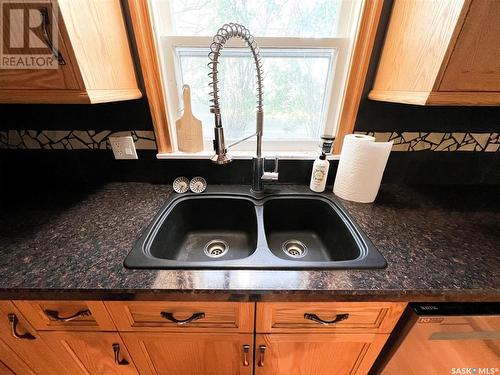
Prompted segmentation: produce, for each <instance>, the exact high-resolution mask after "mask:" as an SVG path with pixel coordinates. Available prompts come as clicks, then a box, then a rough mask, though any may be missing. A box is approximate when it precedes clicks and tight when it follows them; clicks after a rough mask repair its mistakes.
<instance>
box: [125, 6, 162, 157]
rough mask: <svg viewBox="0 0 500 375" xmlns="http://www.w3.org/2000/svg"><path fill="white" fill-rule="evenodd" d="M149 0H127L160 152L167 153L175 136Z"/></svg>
mask: <svg viewBox="0 0 500 375" xmlns="http://www.w3.org/2000/svg"><path fill="white" fill-rule="evenodd" d="M148 3H149V2H148V1H143V0H128V6H129V10H130V17H131V21H132V27H133V29H134V36H135V42H136V45H137V52H138V54H139V60H140V67H141V71H142V76H143V79H144V86H145V89H146V95H147V98H148V103H149V110H150V112H151V118H152V120H153V127H154V131H155V135H156V144H157V146H158V153H168V152H172V138H171V134H170V131H169V127H168V120H167V119H168V112H167V105H166V101H165V95H164V93H163V85H162V77H161V74H160V64H159V59H158V52H157V49H156V42H155V39H154V35H153V25H152V22H151V14H150V9H149V4H148Z"/></svg>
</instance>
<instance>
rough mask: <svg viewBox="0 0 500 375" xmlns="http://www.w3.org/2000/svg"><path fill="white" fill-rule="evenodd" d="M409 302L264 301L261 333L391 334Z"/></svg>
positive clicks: (259, 314) (260, 307) (259, 318)
mask: <svg viewBox="0 0 500 375" xmlns="http://www.w3.org/2000/svg"><path fill="white" fill-rule="evenodd" d="M405 306H406V303H391V302H387V303H370V302H296V303H295V302H262V303H258V304H257V332H258V333H273V332H276V333H286V332H311V333H319V332H343V333H357V332H361V333H390V332H391V331H392V329H393V328H394V325H395V324H396V322H397V321H398V319H399V317H400V315H401V313H402V312H403V310H404V308H405Z"/></svg>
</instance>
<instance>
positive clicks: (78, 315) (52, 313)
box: [43, 309, 92, 322]
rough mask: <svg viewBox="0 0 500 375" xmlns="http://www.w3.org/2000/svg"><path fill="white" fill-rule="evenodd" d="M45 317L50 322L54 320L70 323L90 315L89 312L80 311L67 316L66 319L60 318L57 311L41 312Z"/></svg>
mask: <svg viewBox="0 0 500 375" xmlns="http://www.w3.org/2000/svg"><path fill="white" fill-rule="evenodd" d="M43 312H44V313H45V315H47V316H48V317H49V318H51V319H52V320H56V321H58V322H71V321H72V320H75V319H78V318H83V317H84V316H91V315H92V313H91V312H90V310H88V309H87V310H80V311H78V312H77V313H76V314H74V315H71V316H67V317H62V316H59V311H55V310H43Z"/></svg>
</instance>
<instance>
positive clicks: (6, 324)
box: [0, 301, 68, 375]
mask: <svg viewBox="0 0 500 375" xmlns="http://www.w3.org/2000/svg"><path fill="white" fill-rule="evenodd" d="M0 337H1V341H0V363H3V365H4V367H7V368H9V369H11V370H12V372H14V373H20V374H30V373H36V374H50V375H52V374H67V373H68V371H67V370H66V369H65V368H64V367H63V366H62V365H61V364H60V362H59V359H58V358H57V357H56V356H55V354H54V353H53V352H52V351H51V350H50V349H49V347H48V346H47V345H46V343H45V342H44V341H43V340H42V339H41V338H40V336H39V335H38V334H37V333H36V332H35V330H34V329H33V328H32V327H31V326H30V324H29V323H28V322H27V321H26V320H25V319H24V317H23V316H22V315H21V314H20V313H19V311H18V310H17V309H16V307H15V306H14V304H13V303H12V302H10V301H0ZM19 367H21V369H20V368H19ZM0 369H2V367H1V366H0ZM2 371H3V369H2ZM0 373H1V372H0ZM7 373H8V372H7Z"/></svg>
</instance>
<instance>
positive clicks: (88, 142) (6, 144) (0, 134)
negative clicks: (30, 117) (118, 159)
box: [0, 130, 156, 150]
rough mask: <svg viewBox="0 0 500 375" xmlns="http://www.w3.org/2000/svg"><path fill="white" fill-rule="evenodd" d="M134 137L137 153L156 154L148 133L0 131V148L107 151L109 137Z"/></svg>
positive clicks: (146, 131) (141, 131) (153, 142)
mask: <svg viewBox="0 0 500 375" xmlns="http://www.w3.org/2000/svg"><path fill="white" fill-rule="evenodd" d="M126 135H131V136H132V138H134V143H135V147H136V149H138V150H156V142H155V134H154V132H153V131H149V130H132V131H119V132H113V131H110V130H101V131H97V130H8V131H0V148H4V149H6V148H7V149H30V150H39V149H45V150H107V149H111V146H110V144H109V142H108V137H110V136H126Z"/></svg>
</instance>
